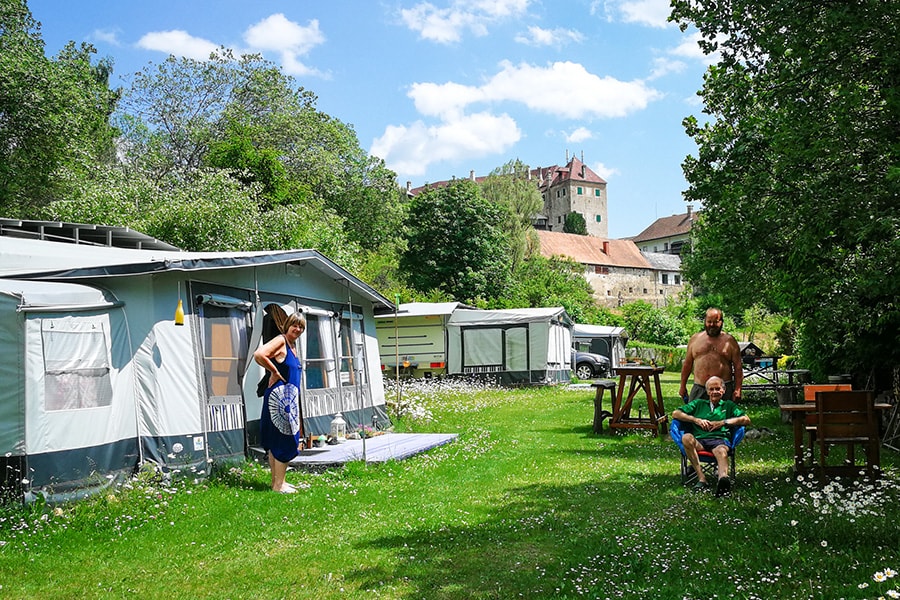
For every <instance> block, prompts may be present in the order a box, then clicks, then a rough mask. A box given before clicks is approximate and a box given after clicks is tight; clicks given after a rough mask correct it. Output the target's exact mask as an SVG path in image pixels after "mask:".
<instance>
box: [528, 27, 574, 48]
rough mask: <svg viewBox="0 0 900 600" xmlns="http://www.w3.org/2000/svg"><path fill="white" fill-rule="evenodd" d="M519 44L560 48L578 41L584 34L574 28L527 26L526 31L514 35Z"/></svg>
mask: <svg viewBox="0 0 900 600" xmlns="http://www.w3.org/2000/svg"><path fill="white" fill-rule="evenodd" d="M515 40H516V41H517V42H518V43H520V44H526V45H528V46H553V47H555V48H560V47H562V46H565V45H566V44H568V43H570V42H575V43H580V42H581V41H582V40H584V36H583V35H582V34H581V33H580V32H578V31H575V30H574V29H563V28H562V27H557V28H556V29H544V28H542V27H535V26H532V27H529V28H528V33H527V34H526V33H520V34H519V35H517V36H516V37H515Z"/></svg>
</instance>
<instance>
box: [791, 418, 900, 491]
mask: <svg viewBox="0 0 900 600" xmlns="http://www.w3.org/2000/svg"><path fill="white" fill-rule="evenodd" d="M891 406H892V405H890V404H887V403H882V402H877V403H876V404H875V410H887V409H889V408H891ZM779 408H781V410H782V411H784V412H786V413H788V414H790V415H791V422H792V423H793V424H794V473H805V472H806V471H807V469H806V465H805V464H804V463H803V433H804V430H805V429H806V415H808V414H811V413H815V412H816V403H815V402H804V403H803V404H782V405H781V406H780V407H779Z"/></svg>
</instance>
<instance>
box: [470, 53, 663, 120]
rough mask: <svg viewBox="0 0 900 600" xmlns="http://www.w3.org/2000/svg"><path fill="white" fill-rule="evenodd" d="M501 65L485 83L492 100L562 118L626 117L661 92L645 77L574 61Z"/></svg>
mask: <svg viewBox="0 0 900 600" xmlns="http://www.w3.org/2000/svg"><path fill="white" fill-rule="evenodd" d="M501 67H502V69H501V71H500V72H499V73H497V74H496V75H494V77H492V78H491V80H490V81H489V82H488V83H487V84H486V85H484V86H482V90H483V91H484V94H485V96H486V97H487V98H488V99H489V100H492V101H495V102H496V101H513V102H520V103H522V104H524V105H525V106H527V107H528V108H530V109H532V110H537V111H540V112H543V113H548V114H552V115H556V116H558V117H562V118H568V119H574V118H587V119H590V118H599V117H624V116H625V115H627V114H629V113H632V112H635V111H637V110H641V109H643V108H645V107H646V106H647V104H648V103H649V102H651V101H652V100H655V99H656V98H659V97H660V96H661V95H660V93H659V92H658V91H656V90H654V89H652V88H649V87H647V86H646V85H645V84H644V83H643V82H642V81H619V80H617V79H614V78H612V77H608V76H607V77H599V76H597V75H594V74H593V73H589V72H588V71H587V69H585V68H584V67H583V66H582V65H580V64H578V63H573V62H555V63H553V64H551V65H549V66H547V67H536V66H533V65H528V64H525V63H520V64H519V65H513V64H511V63H509V62H507V61H504V62H503V63H501Z"/></svg>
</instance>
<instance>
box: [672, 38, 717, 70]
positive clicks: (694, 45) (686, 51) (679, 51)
mask: <svg viewBox="0 0 900 600" xmlns="http://www.w3.org/2000/svg"><path fill="white" fill-rule="evenodd" d="M701 39H702V36H701V35H700V33H693V34H691V35H688V36H685V37H684V38H683V39H682V41H681V43H680V44H679V45H677V46H676V47H675V48H672V49H671V50H670V51H669V54H671V55H673V56H680V57H682V58H686V59H689V60H697V61H700V62H702V63H704V64H707V65H711V64H714V63H717V62H719V53H718V52H714V53H712V54H704V53H703V50H701V49H700V43H699V42H700V40H701ZM724 39H725V36H719V37H718V38H717V41H718V42H720V43H721V41H722V40H724Z"/></svg>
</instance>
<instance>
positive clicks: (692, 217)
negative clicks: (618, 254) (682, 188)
mask: <svg viewBox="0 0 900 600" xmlns="http://www.w3.org/2000/svg"><path fill="white" fill-rule="evenodd" d="M698 218H699V212H698V211H688V212H686V213H684V214H680V215H672V216H671V217H663V218H661V219H657V220H656V221H654V222H653V223H651V224H650V226H649V227H647V229H645V230H643V231H642V232H640V233H639V234H637V235H636V236H634V237H633V238H631V239H632V240H634V241H635V242H646V241H648V240H658V239H662V238H668V237H673V236H676V235H684V234H687V233H690V232H691V226H692V225H693V224H694V223H696V222H697V219H698Z"/></svg>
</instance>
